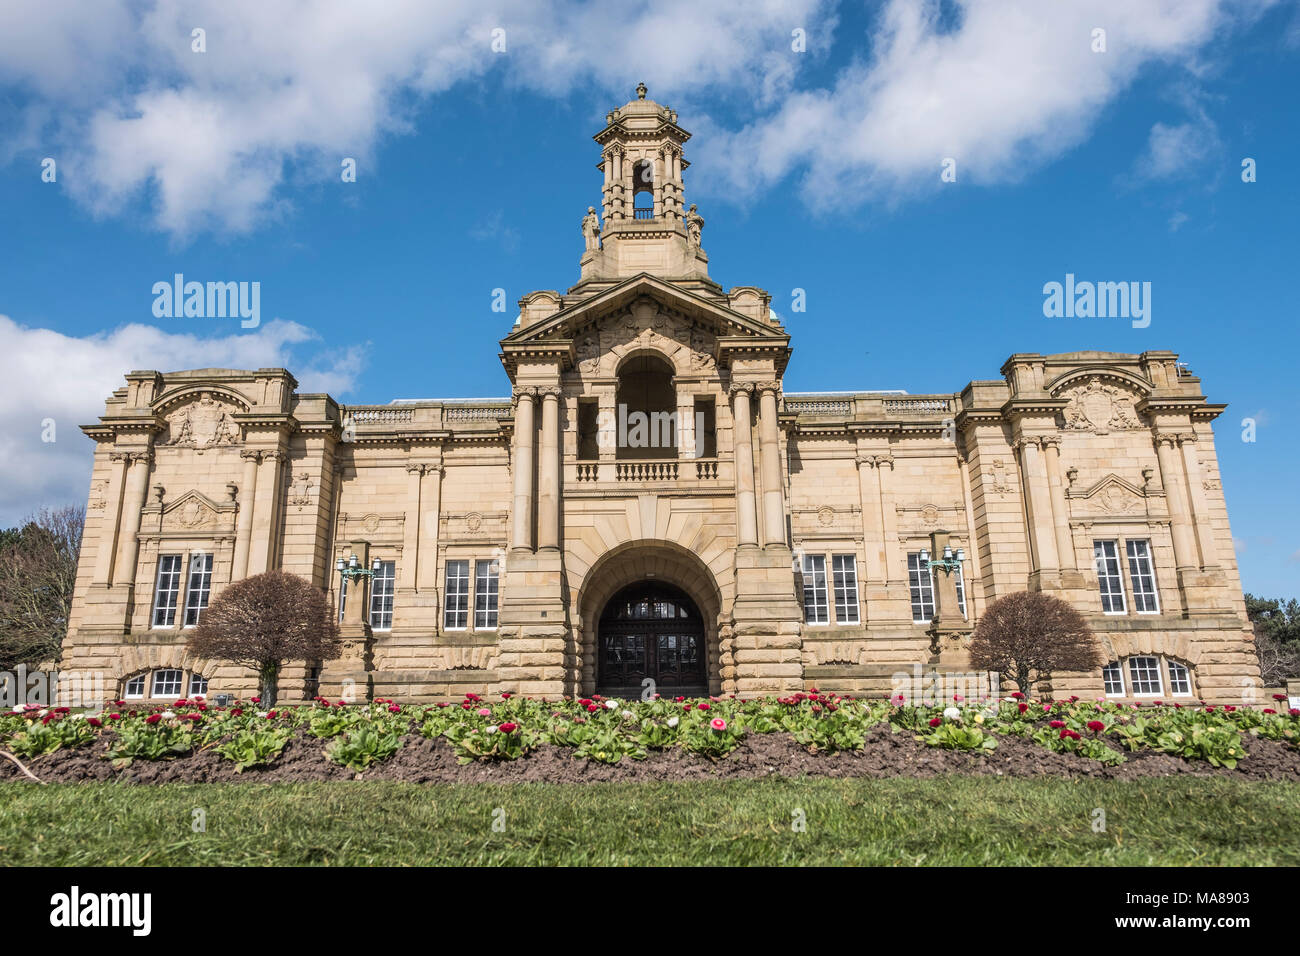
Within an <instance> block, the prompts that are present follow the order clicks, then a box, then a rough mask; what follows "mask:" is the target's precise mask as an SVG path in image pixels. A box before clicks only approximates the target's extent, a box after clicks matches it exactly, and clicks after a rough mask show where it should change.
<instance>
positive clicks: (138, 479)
mask: <svg viewBox="0 0 1300 956" xmlns="http://www.w3.org/2000/svg"><path fill="white" fill-rule="evenodd" d="M129 459H130V463H129V465H128V467H127V472H126V494H125V496H124V498H123V501H122V521H121V532H120V534H119V535H118V547H117V568H116V570H115V571H114V573H113V583H114V584H134V583H135V563H136V557H137V556H138V555H139V553H140V542H139V540H138V535H139V532H140V509H141V508H143V507H144V496H145V491H146V490H147V488H148V485H149V463H150V462H151V461H152V459H153V452H151V451H143V452H131V453H130V455H129Z"/></svg>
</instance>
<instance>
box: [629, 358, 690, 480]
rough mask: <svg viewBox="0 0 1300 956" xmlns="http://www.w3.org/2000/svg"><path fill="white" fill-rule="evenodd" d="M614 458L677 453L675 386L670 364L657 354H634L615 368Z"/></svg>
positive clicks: (642, 457)
mask: <svg viewBox="0 0 1300 956" xmlns="http://www.w3.org/2000/svg"><path fill="white" fill-rule="evenodd" d="M614 401H615V405H616V406H617V407H616V408H615V426H616V430H615V442H616V445H615V449H616V450H615V454H614V457H615V458H622V459H639V460H645V459H660V458H676V457H677V389H676V387H675V386H674V385H673V367H672V366H671V365H669V364H668V363H667V362H666V361H665V360H664V359H662V358H660V357H659V356H657V355H651V354H641V355H634V356H632V357H631V358H630V359H628V360H627V361H626V362H624V363H623V365H622V367H621V368H620V369H619V371H618V389H617V391H616V393H615V398H614Z"/></svg>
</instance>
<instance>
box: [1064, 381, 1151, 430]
mask: <svg viewBox="0 0 1300 956" xmlns="http://www.w3.org/2000/svg"><path fill="white" fill-rule="evenodd" d="M1063 397H1065V398H1068V399H1069V402H1070V403H1069V404H1068V405H1066V406H1065V413H1064V414H1065V427H1066V428H1070V429H1076V430H1082V431H1091V432H1095V433H1096V434H1098V435H1104V434H1106V433H1107V432H1110V431H1120V430H1124V429H1132V428H1141V427H1142V423H1141V422H1140V421H1138V417H1137V411H1136V410H1135V409H1134V407H1133V396H1132V395H1131V394H1130V393H1129V392H1127V391H1126V390H1124V389H1121V388H1118V387H1116V386H1114V385H1106V384H1105V383H1103V382H1102V380H1101V377H1100V376H1097V375H1094V376H1093V377H1092V378H1090V379H1089V380H1088V382H1087V384H1086V385H1079V386H1076V387H1074V388H1071V389H1069V390H1067V391H1066V392H1064V393H1063Z"/></svg>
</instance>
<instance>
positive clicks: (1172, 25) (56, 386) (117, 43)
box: [0, 0, 1300, 596]
mask: <svg viewBox="0 0 1300 956" xmlns="http://www.w3.org/2000/svg"><path fill="white" fill-rule="evenodd" d="M6 6H7V9H6V11H5V12H4V13H3V14H0V217H2V219H3V222H4V228H3V229H0V336H2V337H3V338H2V339H0V341H3V344H4V346H5V353H6V359H5V365H6V366H7V367H9V369H10V371H9V372H8V373H7V374H5V375H4V376H3V381H0V451H3V453H4V457H5V459H6V460H8V461H9V462H11V463H13V462H23V463H32V462H34V463H36V467H34V468H28V467H26V466H24V467H23V468H22V469H21V470H20V471H17V472H16V473H15V471H16V470H15V469H13V468H12V465H11V476H12V477H11V480H10V481H9V482H7V487H6V489H5V490H4V491H3V492H0V523H5V524H7V523H10V522H12V521H14V520H17V519H18V518H19V517H21V516H22V515H23V514H26V513H27V512H29V511H31V510H32V509H33V508H35V507H39V506H40V505H43V504H51V505H57V504H61V503H64V502H67V501H77V502H80V501H82V500H83V499H84V497H85V485H86V481H87V478H88V467H89V459H90V452H91V445H90V442H89V440H88V439H85V438H84V437H83V436H81V435H80V433H79V432H78V431H76V428H75V426H76V425H79V424H82V423H85V422H87V421H91V420H93V418H94V417H95V416H96V415H97V414H98V413H99V412H100V411H101V410H102V401H103V399H104V398H105V397H106V396H107V395H108V394H109V393H110V392H111V391H112V389H113V388H115V387H117V386H118V385H120V384H121V374H122V373H123V372H125V371H127V370H128V369H129V368H140V367H157V368H161V369H164V370H167V369H171V368H178V367H196V366H203V365H220V366H258V365H272V364H284V365H287V366H288V367H289V368H290V369H291V370H292V371H294V373H295V374H296V375H297V376H298V377H299V379H300V381H301V383H302V386H303V387H304V388H305V389H310V390H328V391H330V392H331V393H333V394H334V395H335V397H336V398H338V399H340V400H343V401H351V402H386V401H389V400H391V399H394V398H410V397H438V396H487V395H502V394H506V393H507V392H508V384H507V381H506V378H505V375H504V373H503V371H502V370H501V367H500V364H499V362H498V360H497V357H496V352H497V349H496V343H497V340H498V339H500V338H501V337H502V336H503V335H505V334H506V333H507V332H508V331H509V326H510V323H511V322H512V321H513V318H514V314H515V308H514V303H515V300H517V299H518V298H519V296H520V295H522V294H524V293H526V292H528V291H531V290H534V289H548V288H554V289H560V290H563V289H565V288H567V287H568V286H569V285H572V284H573V283H574V282H575V281H576V280H577V276H578V256H579V254H580V251H581V249H582V237H581V234H580V230H579V223H580V220H581V217H582V214H583V213H584V212H585V210H586V207H587V206H588V205H592V204H595V205H597V206H599V199H600V176H599V173H598V171H597V170H596V168H595V164H596V162H597V159H598V151H597V147H596V146H595V144H594V143H593V142H592V140H591V136H592V134H593V133H595V132H596V131H597V130H598V129H599V128H600V127H601V125H602V124H603V118H604V114H605V112H606V111H607V110H608V109H610V108H612V107H614V106H616V105H619V104H621V103H623V102H625V101H626V100H627V99H629V98H630V97H631V96H632V95H633V87H634V86H635V84H636V83H637V82H638V81H640V80H644V81H645V82H646V83H647V84H648V85H649V87H650V96H651V98H654V99H657V100H658V101H660V102H665V103H668V104H670V105H672V106H673V107H674V108H676V109H677V110H678V111H679V114H680V119H681V123H682V125H683V126H685V127H686V128H687V129H689V130H691V131H692V132H693V133H694V134H695V135H694V138H693V139H692V140H691V141H690V142H689V143H688V144H687V152H686V155H687V158H688V159H689V160H690V161H691V162H692V164H693V165H692V168H691V169H690V170H688V172H687V174H686V194H687V195H686V198H687V201H688V202H696V203H698V204H699V207H700V212H701V213H702V214H703V215H704V217H705V219H706V223H707V224H706V226H705V230H704V236H703V245H704V248H705V249H706V251H707V252H708V253H709V255H710V259H711V263H710V269H711V273H712V275H713V277H714V278H715V279H716V280H718V281H719V282H720V283H721V284H722V285H723V286H724V287H730V286H734V285H758V286H760V287H763V288H766V289H768V290H769V291H770V292H771V294H772V297H773V307H774V308H775V309H776V310H777V311H778V312H779V313H780V314H781V315H782V317H783V318H784V320H785V321H786V324H787V327H788V329H789V331H790V332H791V334H792V336H793V344H794V349H795V354H794V359H793V361H792V362H791V364H790V367H789V370H788V372H787V375H786V382H785V384H786V389H787V391H800V390H831V389H857V388H902V389H907V390H908V391H911V392H930V391H953V390H957V389H959V388H961V387H962V386H963V385H964V384H965V383H966V382H968V381H970V380H971V379H990V378H997V377H998V375H999V373H998V369H999V367H1000V366H1001V364H1002V362H1003V361H1004V360H1005V359H1006V357H1007V356H1008V355H1010V354H1011V353H1013V352H1028V351H1035V352H1042V353H1050V352H1061V351H1073V350H1079V349H1104V350H1114V351H1124V352H1140V351H1143V350H1146V349H1172V350H1174V351H1176V352H1178V353H1180V355H1181V357H1182V359H1183V360H1184V361H1186V362H1187V363H1188V364H1189V365H1190V367H1191V368H1192V369H1193V370H1194V372H1195V373H1196V374H1198V375H1200V376H1201V377H1202V379H1203V383H1204V388H1205V392H1206V395H1207V396H1208V397H1209V399H1210V400H1211V401H1214V402H1227V403H1229V408H1228V411H1227V412H1226V413H1225V414H1224V416H1223V417H1221V418H1220V419H1219V421H1218V422H1217V423H1216V428H1215V430H1216V436H1217V441H1218V449H1219V455H1220V462H1221V466H1222V471H1223V476H1224V486H1225V492H1226V494H1227V498H1228V505H1229V513H1230V515H1231V516H1232V522H1233V533H1234V536H1235V538H1236V539H1237V542H1238V558H1239V561H1240V564H1241V567H1242V574H1243V580H1244V583H1245V586H1246V588H1247V590H1251V591H1255V592H1262V593H1266V594H1270V595H1286V596H1294V595H1298V594H1300V587H1297V582H1298V581H1300V517H1298V513H1300V509H1297V508H1296V506H1295V505H1294V504H1293V503H1292V501H1291V499H1290V494H1291V493H1293V492H1294V490H1295V489H1296V487H1297V482H1296V480H1295V478H1294V477H1293V476H1294V474H1295V473H1296V471H1297V469H1298V468H1300V451H1298V450H1297V447H1296V442H1295V440H1294V437H1293V436H1294V435H1295V427H1294V424H1293V423H1294V421H1295V419H1296V415H1297V412H1300V408H1298V407H1297V405H1298V404H1300V400H1298V399H1297V397H1296V389H1295V388H1294V385H1293V384H1292V383H1293V381H1294V373H1293V361H1292V357H1293V354H1294V352H1295V346H1296V344H1297V342H1298V341H1300V335H1298V334H1297V332H1296V331H1295V324H1294V323H1295V318H1294V314H1293V307H1292V276H1293V275H1294V272H1295V262H1296V261H1297V258H1298V255H1297V254H1298V253H1300V248H1298V247H1300V242H1298V240H1297V230H1296V227H1295V221H1296V215H1297V212H1298V211H1300V202H1298V201H1297V200H1300V185H1298V184H1297V175H1298V173H1300V170H1297V164H1296V157H1297V156H1300V132H1297V123H1296V118H1297V117H1296V108H1295V103H1294V96H1295V91H1296V90H1297V89H1300V67H1298V66H1297V54H1298V53H1300V19H1298V16H1297V8H1296V6H1295V4H1293V3H1283V2H1275V3H1267V2H1262V0H1261V2H1250V3H1237V4H1232V5H1225V4H1219V3H1215V2H1213V0H1187V2H1185V3H1177V4H1173V3H1162V2H1153V3H1151V4H1138V5H1133V4H1129V3H1119V2H1115V3H1111V2H1098V3H1080V4H1039V3H1035V2H1033V0H1021V2H1007V3H1002V4H983V3H944V4H933V5H923V4H902V3H871V4H866V5H862V4H848V3H839V4H837V3H830V2H824V0H794V2H790V3H775V2H774V3H771V4H763V5H760V6H759V7H757V8H752V9H749V10H748V12H746V11H745V10H743V9H739V8H737V9H731V8H729V7H728V6H727V5H721V4H710V3H703V4H701V3H690V4H688V3H680V4H679V3H668V4H665V3H657V4H644V5H643V4H639V3H633V4H629V5H627V7H626V8H625V9H624V10H623V11H622V12H621V16H620V17H619V18H612V19H609V20H606V19H603V18H602V15H601V14H599V13H598V12H594V11H591V10H587V9H585V8H583V7H575V6H570V5H567V4H551V3H544V4H528V5H518V6H515V5H512V4H503V5H499V6H498V7H491V8H484V7H481V6H479V5H475V7H474V8H473V9H467V10H463V11H462V10H457V9H456V8H455V5H448V6H449V7H450V11H448V10H443V11H440V12H439V13H437V14H434V13H431V12H428V11H424V10H423V7H424V6H425V5H420V4H414V5H411V6H407V5H404V4H394V7H400V8H401V15H400V16H399V15H397V14H393V15H392V16H391V17H390V18H388V20H385V21H381V22H378V23H375V22H373V19H372V20H364V21H353V20H351V19H349V18H353V17H362V16H365V12H364V11H361V12H359V11H356V10H353V9H351V8H352V7H354V6H356V5H341V4H330V3H324V2H308V0H302V2H295V3H285V4H283V5H271V6H275V7H276V8H277V9H276V10H275V11H274V12H268V11H266V10H263V9H260V8H259V6H258V5H256V4H244V3H225V4H216V3H206V2H202V3H196V4H194V5H192V6H189V5H187V12H186V13H185V14H184V15H180V14H177V13H175V12H174V11H172V10H170V8H168V9H166V10H159V9H158V8H155V7H153V6H152V5H150V4H146V3H139V2H125V0H124V2H122V3H120V4H118V3H111V2H104V3H99V4H93V5H89V6H85V7H82V8H81V9H80V11H79V15H73V14H72V13H67V14H64V15H57V14H56V15H44V16H40V17H38V16H37V15H36V12H35V11H36V10H37V9H38V8H39V5H36V4H31V5H28V4H26V3H21V2H20V3H17V4H12V5H6ZM69 6H70V7H73V8H76V7H77V6H78V5H76V4H70V5H69ZM262 6H266V5H262ZM1131 6H1137V7H1139V8H1141V9H1139V10H1136V11H1135V10H1132V9H1129V7H1131ZM294 17H297V18H298V19H297V20H295V19H294ZM5 18H7V22H6V19H5ZM389 21H391V22H389ZM196 24H198V25H202V24H207V26H206V27H205V30H206V50H205V51H204V52H202V53H197V52H195V51H193V50H192V49H191V45H192V34H191V28H192V27H193V26H194V25H196ZM294 24H297V25H298V28H297V29H289V27H291V26H293V25H294ZM303 24H310V25H311V26H310V28H308V27H304V26H302V25H303ZM498 25H500V26H499V27H498ZM5 27H7V28H8V29H7V30H6V29H3V28H5ZM1097 27H1101V28H1103V29H1105V30H1106V41H1107V49H1106V50H1105V51H1104V52H1096V51H1094V50H1092V49H1090V47H1091V46H1092V45H1093V44H1094V43H1095V40H1094V38H1093V35H1092V30H1093V29H1095V28H1097ZM497 28H500V29H504V30H505V31H506V33H505V39H506V50H505V51H502V52H497V51H494V50H493V49H492V48H491V43H492V38H493V34H492V31H493V30H494V29H497ZM796 28H798V29H803V30H804V31H806V35H807V41H806V45H807V49H806V50H805V51H804V52H795V51H794V50H792V49H791V44H792V42H794V41H792V30H794V29H796ZM5 36H7V37H8V40H5V39H3V37H5ZM6 43H8V44H9V47H8V48H6V45H5V44H6ZM73 51H75V55H74V53H73ZM60 54H63V58H62V59H61V58H60ZM286 91H288V92H286ZM47 156H48V157H52V158H55V159H56V162H57V163H58V167H57V168H58V180H57V181H56V182H55V183H46V182H42V180H41V175H40V173H41V166H40V164H41V160H42V159H43V158H45V157H47ZM344 156H353V157H356V158H357V160H358V178H357V182H355V183H343V182H341V181H340V179H339V175H338V168H339V161H340V157H344ZM945 157H952V158H955V159H956V161H957V181H956V182H955V183H942V182H940V177H939V171H940V163H941V161H942V159H943V158H945ZM1245 157H1251V158H1253V159H1254V160H1255V161H1256V163H1257V169H1258V175H1257V181H1256V182H1254V183H1244V182H1242V179H1241V162H1242V159H1243V158H1245ZM176 272H182V273H184V274H185V275H186V276H187V277H189V278H193V279H198V280H201V281H206V280H244V281H259V282H260V283H261V308H262V327H261V328H259V329H256V330H241V329H240V328H239V327H238V323H237V322H235V321H232V320H221V319H157V318H155V317H154V316H153V314H152V311H151V307H152V303H153V296H152V293H151V288H152V286H153V284H154V283H155V282H158V281H167V280H170V278H171V276H172V275H173V274H174V273H176ZM1067 272H1070V273H1074V274H1075V275H1076V276H1078V277H1079V278H1080V279H1093V280H1113V281H1118V280H1131V281H1143V282H1150V283H1151V287H1152V321H1151V324H1150V326H1149V327H1148V328H1145V329H1135V328H1132V326H1131V324H1130V323H1129V322H1128V321H1127V320H1124V319H1097V318H1093V319H1048V318H1045V317H1044V316H1043V313H1042V302H1043V294H1042V287H1043V284H1044V283H1046V282H1050V281H1061V280H1063V279H1064V276H1065V274H1066V273H1067ZM498 287H501V288H504V289H505V290H506V293H507V299H508V301H509V303H510V311H509V312H507V313H505V314H501V313H494V312H493V311H491V301H492V290H493V289H495V288H498ZM795 288H800V289H804V290H806V294H807V304H808V308H807V311H806V312H803V313H792V312H791V309H790V303H791V295H792V290H794V289H795ZM11 363H12V365H11ZM1246 417H1250V418H1253V419H1255V421H1256V423H1257V430H1256V441H1254V442H1253V443H1248V442H1243V441H1242V440H1241V433H1242V427H1241V421H1242V419H1243V418H1246ZM47 418H52V419H53V420H54V421H55V423H56V425H57V428H58V432H57V440H56V441H55V442H53V443H47V442H42V441H41V440H40V433H41V429H42V426H41V423H42V421H43V420H44V419H47Z"/></svg>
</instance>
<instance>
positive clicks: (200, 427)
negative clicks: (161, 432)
mask: <svg viewBox="0 0 1300 956" xmlns="http://www.w3.org/2000/svg"><path fill="white" fill-rule="evenodd" d="M234 411H235V409H233V408H232V407H231V406H230V405H227V404H226V403H224V402H219V401H217V400H216V399H214V398H213V397H212V393H211V392H204V393H203V394H202V396H201V397H200V398H199V400H198V401H196V402H191V403H190V404H188V405H186V406H185V407H183V408H181V409H180V410H179V411H176V412H173V413H172V414H171V415H169V416H168V417H167V426H168V432H169V438H168V440H167V441H166V442H164V444H167V445H174V446H176V447H178V448H197V449H199V450H200V451H202V450H203V449H205V448H214V447H216V446H218V445H233V444H236V443H237V442H240V441H242V440H243V432H242V430H241V429H240V427H239V424H238V423H237V422H236V421H235V419H234V417H233V414H232V413H233V412H234Z"/></svg>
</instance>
